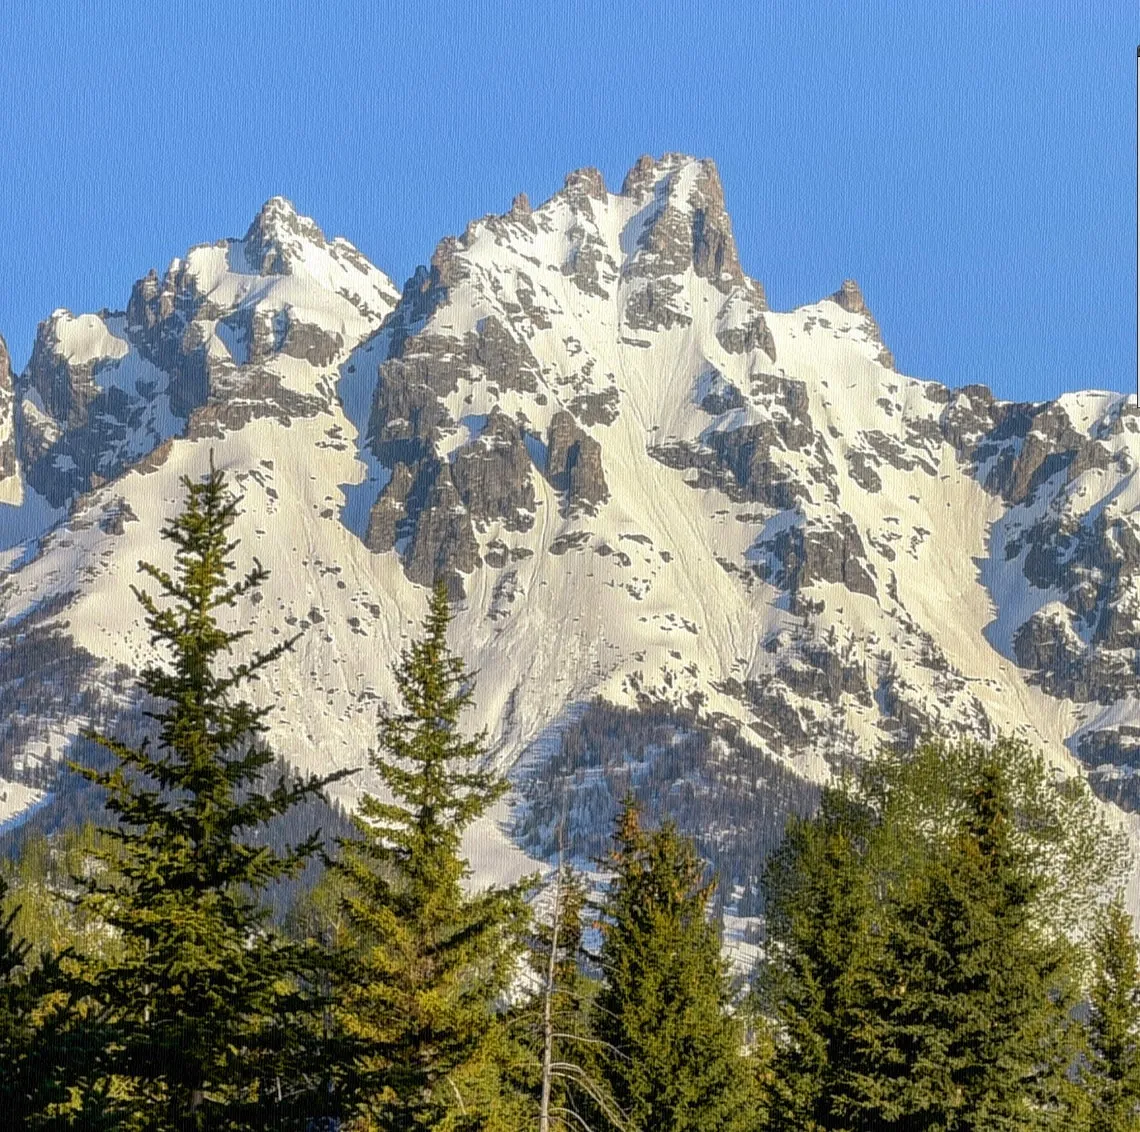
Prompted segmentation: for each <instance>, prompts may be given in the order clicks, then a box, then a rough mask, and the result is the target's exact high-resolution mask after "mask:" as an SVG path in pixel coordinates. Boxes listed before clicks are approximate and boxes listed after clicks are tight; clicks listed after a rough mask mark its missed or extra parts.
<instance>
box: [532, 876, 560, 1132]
mask: <svg viewBox="0 0 1140 1132" xmlns="http://www.w3.org/2000/svg"><path fill="white" fill-rule="evenodd" d="M561 919H562V859H561V854H559V861H558V881H557V883H556V886H555V889H554V922H553V924H552V925H551V929H550V958H549V961H548V962H547V964H546V986H545V988H544V989H543V995H542V1101H541V1103H540V1105H539V1110H538V1128H539V1132H550V1085H551V1079H552V1077H553V1074H552V1072H551V1065H552V1062H553V1045H554V1022H553V1017H552V1014H553V1002H554V972H555V969H556V966H557V960H558V928H559V926H560V923H561Z"/></svg>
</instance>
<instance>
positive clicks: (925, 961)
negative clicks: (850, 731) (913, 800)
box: [863, 763, 1077, 1132]
mask: <svg viewBox="0 0 1140 1132" xmlns="http://www.w3.org/2000/svg"><path fill="white" fill-rule="evenodd" d="M1013 822H1014V813H1013V806H1012V802H1011V799H1010V796H1009V785H1008V783H1007V781H1006V779H1005V776H1004V774H1003V770H1002V768H1001V766H1000V765H998V764H997V763H991V764H990V765H988V766H983V767H982V768H981V772H980V775H979V780H978V781H977V783H976V784H975V787H974V789H973V790H972V791H971V793H970V795H969V798H968V808H967V810H966V812H965V813H964V814H963V816H962V818H961V819H960V821H959V823H958V827H957V829H956V830H955V831H954V832H953V834H952V836H951V838H950V843H949V845H948V846H947V847H946V850H945V852H944V853H942V854H938V855H937V856H936V857H934V858H933V859H930V860H929V861H928V862H927V864H926V867H925V868H924V870H923V872H922V873H921V874H920V875H919V876H918V877H916V878H914V879H913V880H912V881H911V882H910V883H909V884H908V885H907V887H906V890H905V891H904V892H903V893H901V894H899V898H898V900H897V904H896V906H895V908H894V909H893V910H892V911H893V915H892V917H891V923H890V932H889V939H888V942H887V946H886V953H887V955H886V960H885V963H884V971H885V972H886V974H887V978H886V979H885V981H884V986H885V988H887V993H885V994H884V995H882V996H881V997H880V999H879V1001H878V1003H877V1006H878V1008H879V1010H878V1017H879V1018H880V1019H881V1020H882V1021H883V1023H884V1027H883V1029H884V1032H885V1037H884V1041H883V1043H882V1045H881V1046H880V1048H879V1049H877V1050H875V1051H866V1052H867V1056H865V1059H864V1064H863V1073H864V1075H865V1077H866V1078H867V1080H868V1081H869V1082H871V1083H872V1085H873V1086H877V1087H872V1088H871V1089H870V1090H869V1093H868V1095H866V1096H865V1097H864V1100H865V1106H864V1108H863V1112H864V1115H865V1116H866V1117H868V1118H876V1119H878V1120H879V1121H880V1123H881V1125H882V1126H883V1127H884V1128H890V1127H894V1128H899V1129H904V1128H905V1129H912V1128H913V1129H931V1130H934V1129H943V1128H946V1129H953V1130H954V1132H986V1130H989V1132H1029V1130H1031V1129H1050V1128H1058V1127H1062V1126H1066V1127H1067V1126H1068V1121H1067V1119H1066V1112H1065V1097H1066V1094H1067V1084H1066V1072H1067V1070H1068V1069H1069V1067H1070V1066H1071V1064H1072V1062H1073V1060H1074V1058H1075V1055H1076V1051H1077V1044H1076V1041H1075V1038H1076V1034H1075V1026H1074V1023H1073V1022H1072V1021H1071V1019H1070V1011H1071V1010H1072V1008H1073V1006H1074V1005H1075V1002H1076V990H1077V977H1076V976H1077V971H1076V964H1075V952H1074V949H1073V947H1072V946H1071V945H1070V944H1069V943H1068V941H1067V940H1065V939H1063V938H1060V937H1055V938H1052V939H1050V938H1048V937H1046V936H1044V935H1043V934H1042V932H1041V931H1040V929H1039V926H1038V924H1037V923H1036V922H1035V919H1034V914H1033V910H1034V906H1035V903H1036V898H1037V896H1038V893H1039V890H1040V888H1041V886H1042V883H1043V882H1042V880H1041V879H1040V878H1039V877H1037V876H1036V875H1035V874H1034V873H1033V871H1032V869H1031V868H1029V861H1028V858H1027V855H1026V854H1025V853H1024V852H1023V851H1022V850H1021V849H1020V848H1019V846H1018V844H1017V841H1016V838H1015V836H1014V828H1013Z"/></svg>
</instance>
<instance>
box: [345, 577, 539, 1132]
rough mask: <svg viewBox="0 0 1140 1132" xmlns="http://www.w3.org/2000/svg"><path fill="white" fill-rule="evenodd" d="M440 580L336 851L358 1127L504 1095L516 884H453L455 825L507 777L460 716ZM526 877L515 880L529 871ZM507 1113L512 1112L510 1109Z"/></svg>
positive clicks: (454, 1120) (483, 1112) (400, 1125)
mask: <svg viewBox="0 0 1140 1132" xmlns="http://www.w3.org/2000/svg"><path fill="white" fill-rule="evenodd" d="M450 617H451V613H450V609H449V607H448V601H447V592H446V589H445V588H444V587H443V586H437V587H436V589H435V591H434V592H433V594H432V598H431V603H430V607H429V611H428V616H427V619H426V621H425V623H424V636H423V638H422V639H421V640H419V641H417V642H415V643H413V644H412V645H411V647H410V648H408V649H406V650H404V652H403V653H402V654H401V658H400V662H399V664H398V665H397V666H396V667H395V670H394V672H395V680H396V687H397V690H398V693H399V697H400V701H401V704H402V710H401V711H398V712H393V713H386V714H382V715H381V717H380V721H379V731H380V734H379V738H380V746H381V748H382V754H381V755H378V756H374V757H373V765H374V766H375V767H376V770H377V772H378V774H379V777H380V779H381V781H382V782H383V784H384V786H385V787H386V790H387V794H388V795H389V799H390V800H382V799H380V798H378V797H375V796H372V795H367V794H366V795H364V796H363V797H362V799H361V802H360V809H359V812H358V814H357V815H356V818H355V822H356V825H357V829H358V836H357V837H355V838H353V839H350V840H345V841H343V842H342V850H343V853H342V858H341V860H340V861H339V862H338V863H337V865H336V870H337V872H338V873H339V874H340V876H341V878H342V880H343V882H344V885H345V888H346V891H347V896H346V899H345V902H344V908H345V912H346V914H347V918H348V923H349V931H350V934H351V937H352V940H353V943H352V944H350V951H351V952H352V954H351V958H350V960H349V961H346V962H343V963H341V964H340V968H339V969H340V971H341V977H342V982H341V985H340V987H339V991H340V998H339V1011H338V1014H339V1020H340V1024H341V1025H342V1027H343V1028H344V1031H345V1033H346V1034H347V1035H348V1036H349V1037H350V1038H351V1039H352V1040H353V1041H355V1042H356V1043H357V1045H358V1051H359V1052H358V1056H357V1058H356V1061H355V1065H354V1067H353V1076H354V1077H355V1079H356V1083H357V1088H358V1091H359V1108H360V1112H361V1116H362V1127H366V1128H369V1129H385V1130H386V1129H393V1130H395V1129H400V1130H403V1129H411V1128H423V1129H439V1130H444V1129H446V1130H449V1132H450V1130H453V1129H454V1130H459V1129H476V1128H494V1127H499V1126H509V1125H503V1124H502V1121H504V1120H506V1119H507V1118H508V1116H509V1115H511V1110H512V1107H513V1106H514V1103H515V1102H514V1100H513V1099H512V1098H511V1097H510V1095H509V1090H507V1089H505V1087H504V1086H503V1083H502V1079H501V1072H502V1066H501V1061H502V1058H503V1057H508V1056H509V1053H508V1049H509V1043H507V1041H506V1037H505V1035H504V1033H503V1030H502V1026H501V1024H500V1022H499V1020H498V1019H497V1017H496V1012H495V1004H496V1000H497V999H498V998H499V997H500V996H501V995H502V994H503V993H504V992H505V990H506V988H507V987H508V985H509V983H510V980H511V976H512V974H513V972H514V970H515V968H516V966H517V963H518V958H519V953H520V949H521V931H522V928H523V925H524V923H525V920H526V906H525V902H524V900H523V894H524V891H525V888H526V884H523V885H517V886H514V887H512V888H506V889H501V888H491V889H489V890H486V891H483V892H480V893H478V894H475V895H467V894H465V893H464V890H463V881H464V880H465V879H466V878H467V877H468V875H469V873H470V869H469V867H468V865H467V862H466V861H465V860H464V859H463V858H462V856H461V839H462V834H463V831H464V829H466V828H467V827H468V826H469V825H470V824H471V823H472V822H473V821H474V820H475V819H476V818H478V817H479V816H480V815H481V814H483V813H484V811H485V810H486V809H487V808H488V807H489V806H490V805H491V804H492V803H493V802H494V801H495V800H496V799H498V798H499V797H501V796H502V794H503V792H504V791H505V789H506V783H505V782H504V781H502V780H501V779H498V778H497V777H495V776H494V775H492V774H490V773H488V772H486V771H483V770H481V769H480V768H479V763H480V761H481V760H482V759H483V757H484V755H485V753H486V751H485V737H484V735H482V734H478V735H475V736H473V737H465V736H464V735H463V734H462V732H461V731H460V728H459V719H460V715H461V713H462V712H463V710H464V709H465V708H466V707H467V706H468V705H469V704H470V703H471V698H472V691H471V687H470V680H469V678H468V676H467V674H466V671H465V668H464V665H463V662H462V660H461V659H460V658H459V657H457V656H454V655H453V654H451V653H450V652H449V651H448V648H447V640H446V632H447V626H448V622H449V620H450ZM528 883H529V882H528ZM514 1115H515V1116H517V1113H515V1114H514Z"/></svg>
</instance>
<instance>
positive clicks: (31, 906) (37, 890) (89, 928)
mask: <svg viewBox="0 0 1140 1132" xmlns="http://www.w3.org/2000/svg"><path fill="white" fill-rule="evenodd" d="M112 850H113V846H112V845H111V844H109V843H108V840H107V839H106V838H105V837H104V835H103V834H102V832H101V831H100V830H99V828H98V827H97V826H96V825H95V824H94V823H92V822H87V823H85V824H83V825H81V826H79V827H73V828H69V829H65V830H61V831H60V832H59V833H57V834H55V835H53V836H51V837H47V836H45V835H44V834H42V833H36V834H34V835H32V836H30V837H28V838H27V839H25V840H24V842H23V844H22V846H21V851H20V855H19V856H18V857H16V858H15V859H11V860H5V861H4V862H2V864H0V872H2V873H3V875H4V876H5V877H6V879H7V882H8V885H9V886H10V891H11V895H12V898H13V900H15V901H18V903H17V904H16V907H15V909H14V919H13V921H12V927H13V930H14V931H15V932H16V934H17V935H18V936H19V937H20V938H21V939H23V940H25V941H26V942H27V944H28V945H29V947H30V950H31V952H32V954H34V955H39V954H41V953H43V952H48V953H50V954H55V955H58V954H60V953H61V952H64V951H74V952H76V953H78V954H90V953H94V952H98V953H100V954H101V955H102V956H103V957H104V958H110V957H112V956H114V955H116V954H117V952H118V951H119V940H118V938H117V937H116V936H115V935H114V934H113V933H111V932H109V931H108V930H107V926H106V924H104V923H103V922H102V921H101V920H100V919H99V918H98V917H97V916H95V915H94V914H93V913H92V912H91V911H90V910H89V909H86V908H83V907H79V906H77V905H76V902H75V899H74V897H75V896H77V895H78V894H79V892H80V888H79V886H78V885H77V883H76V881H75V879H74V878H75V877H77V876H79V877H82V876H87V875H90V874H91V873H92V872H93V871H94V870H96V869H107V868H112V869H113V868H114V863H113V861H110V860H108V858H109V857H110V856H111V851H112Z"/></svg>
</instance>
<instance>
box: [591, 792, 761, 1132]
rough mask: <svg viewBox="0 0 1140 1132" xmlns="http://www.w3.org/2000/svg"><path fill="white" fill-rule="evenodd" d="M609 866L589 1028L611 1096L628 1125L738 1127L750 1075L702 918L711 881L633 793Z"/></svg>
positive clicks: (718, 1130)
mask: <svg viewBox="0 0 1140 1132" xmlns="http://www.w3.org/2000/svg"><path fill="white" fill-rule="evenodd" d="M608 865H609V867H610V869H611V870H612V872H613V879H612V881H611V884H610V887H609V890H608V892H607V896H606V900H605V904H604V909H603V911H604V919H603V925H602V931H603V942H602V949H601V956H600V958H601V965H602V969H603V985H602V989H601V991H600V992H599V994H598V996H597V1000H596V1002H595V1007H594V1021H593V1031H594V1034H595V1035H596V1036H597V1038H598V1039H599V1040H600V1041H601V1042H602V1043H603V1045H602V1058H603V1061H602V1065H603V1067H604V1071H605V1075H606V1079H607V1083H608V1085H609V1088H610V1091H611V1093H612V1095H613V1097H614V1099H615V1100H616V1102H617V1104H618V1106H619V1108H620V1109H621V1111H622V1112H623V1113H624V1114H625V1116H626V1118H627V1120H628V1126H629V1127H630V1128H634V1129H660V1130H662V1132H698V1130H699V1132H743V1130H744V1129H748V1128H750V1127H751V1121H752V1119H753V1117H754V1112H753V1107H752V1103H753V1101H754V1091H753V1090H754V1078H753V1075H752V1074H751V1072H750V1069H749V1066H748V1064H747V1062H746V1060H745V1058H744V1056H743V1045H744V1033H743V1027H742V1025H741V1023H740V1020H739V1019H738V1018H737V1017H734V1016H733V1015H732V1014H731V1013H730V1005H731V988H730V984H729V979H728V973H727V968H726V965H725V962H724V959H723V957H722V955H721V941H720V933H719V931H718V925H716V924H714V923H713V922H711V921H710V919H709V916H708V907H709V903H710V901H711V899H712V894H713V883H714V882H712V881H708V880H706V879H705V873H706V868H705V866H704V864H703V862H702V861H701V860H700V859H699V858H698V857H697V855H696V852H695V850H694V848H693V845H692V843H691V841H689V840H688V839H686V838H684V837H682V836H681V835H680V834H679V833H678V832H677V829H676V827H675V826H674V825H672V824H671V823H666V824H664V825H663V826H661V827H660V828H659V829H657V830H655V831H653V832H648V831H646V830H645V829H643V828H642V825H641V820H640V815H639V813H638V809H637V806H636V803H635V802H634V801H633V799H632V798H627V799H626V801H625V803H624V805H623V807H622V810H621V813H620V815H619V817H618V821H617V826H616V829H615V833H614V847H613V850H612V852H611V854H610V857H609V860H608Z"/></svg>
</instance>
